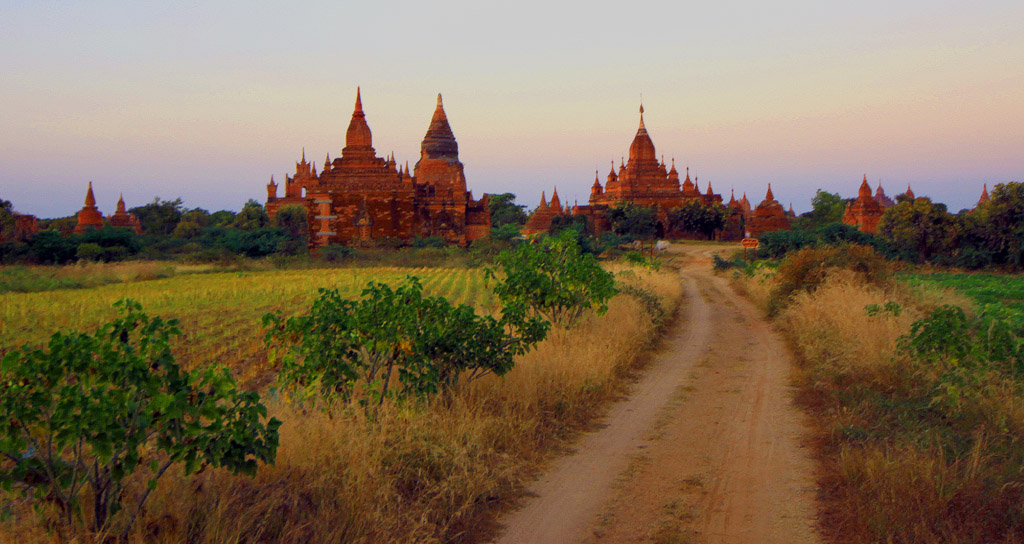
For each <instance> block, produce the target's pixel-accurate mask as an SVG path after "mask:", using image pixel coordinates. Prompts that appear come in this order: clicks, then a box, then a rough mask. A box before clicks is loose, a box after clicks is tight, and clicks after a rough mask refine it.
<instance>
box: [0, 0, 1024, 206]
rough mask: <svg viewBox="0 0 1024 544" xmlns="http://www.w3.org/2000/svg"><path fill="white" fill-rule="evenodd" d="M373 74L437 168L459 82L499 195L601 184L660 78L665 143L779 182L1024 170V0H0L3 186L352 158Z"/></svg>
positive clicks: (798, 199) (265, 174)
mask: <svg viewBox="0 0 1024 544" xmlns="http://www.w3.org/2000/svg"><path fill="white" fill-rule="evenodd" d="M357 85H361V86H362V90H363V105H364V109H365V111H366V115H367V121H368V122H369V125H370V128H371V129H372V131H373V137H374V146H375V147H376V149H377V151H378V154H380V155H382V156H383V155H385V154H389V153H390V152H391V151H394V153H395V156H396V158H397V159H398V160H399V161H400V162H404V161H406V160H408V161H409V162H410V164H412V163H415V161H416V159H417V158H418V155H419V143H420V140H421V139H422V138H423V134H424V132H425V131H426V129H427V125H428V124H429V120H430V116H431V113H432V112H433V108H434V101H435V96H436V93H438V92H441V93H443V94H444V102H445V109H446V111H447V113H448V118H449V121H450V122H451V126H452V129H453V131H454V132H455V136H456V138H457V139H458V141H459V151H460V158H461V160H462V162H463V163H464V164H465V165H466V177H467V180H468V183H469V186H470V188H471V189H472V190H473V192H474V194H475V195H477V196H479V195H480V194H481V193H484V192H489V193H496V192H507V191H508V192H514V193H516V194H517V195H518V197H519V200H520V202H521V203H524V204H528V205H529V206H531V207H532V206H534V205H536V203H537V201H538V200H539V197H540V192H541V190H546V191H548V194H549V195H550V190H551V187H553V186H556V185H557V187H558V192H559V195H560V196H561V197H562V199H563V202H564V201H569V202H572V201H573V200H574V199H579V201H580V202H581V203H582V202H583V201H585V200H586V199H587V197H588V195H589V189H590V185H591V183H592V182H593V179H594V170H595V169H598V170H600V172H601V178H602V181H603V179H604V176H605V175H606V174H607V172H608V168H609V166H610V165H609V161H611V160H615V162H616V163H618V160H619V157H621V156H622V155H625V154H627V153H628V150H629V144H630V142H631V140H632V138H633V135H634V133H635V131H636V127H637V121H638V119H637V107H638V105H639V100H640V95H641V93H643V101H644V108H645V111H646V114H645V116H644V119H645V122H646V125H647V128H648V130H649V132H650V134H651V137H652V139H653V140H654V144H655V146H656V148H657V151H658V153H659V154H664V156H665V159H666V160H668V159H670V158H671V157H675V159H676V163H677V165H678V166H679V167H680V170H682V167H684V166H686V165H689V166H690V168H691V172H693V174H695V175H697V176H699V177H700V180H701V185H702V188H703V187H706V185H705V182H706V181H711V183H712V185H713V187H714V189H715V191H716V192H719V193H722V194H724V195H725V197H726V199H728V192H729V189H730V188H735V189H736V191H737V197H739V196H740V194H741V193H742V192H744V191H745V192H747V193H748V196H749V197H750V198H751V200H752V201H754V202H755V203H756V202H758V201H760V200H761V198H763V196H764V192H765V188H766V186H767V183H769V182H771V184H772V189H773V191H774V193H775V195H776V198H777V199H778V200H780V201H781V202H783V204H786V205H788V204H789V203H790V202H792V204H793V205H794V207H795V208H796V210H797V212H802V211H806V210H807V209H809V206H810V199H811V197H812V196H813V195H814V191H815V190H816V189H817V188H824V189H826V190H829V191H832V192H839V193H841V194H842V195H843V196H845V197H849V196H855V195H856V191H857V187H858V186H859V182H860V179H861V177H862V175H864V174H865V173H866V174H867V176H868V179H869V180H870V181H871V182H872V184H873V185H874V184H875V183H877V182H878V181H879V180H881V181H882V183H883V186H884V187H885V189H886V191H887V193H889V194H890V195H894V194H895V193H897V192H901V191H903V190H905V189H906V185H907V183H910V184H911V185H912V186H913V188H914V191H915V192H916V193H917V194H918V195H928V196H931V197H933V198H935V199H936V200H938V201H941V202H945V203H947V204H948V205H949V208H950V209H951V211H954V212H955V211H957V210H959V209H961V208H964V207H971V206H973V204H974V202H976V200H977V197H978V195H979V194H980V192H981V186H982V183H988V184H989V186H990V187H991V186H992V185H993V184H995V183H999V182H1004V181H1011V180H1013V181H1024V2H1020V0H1013V1H1011V0H1006V1H993V2H977V1H976V2H948V1H941V0H930V1H916V0H915V1H899V2H894V1H893V0H886V1H873V0H866V1H861V2H846V3H836V2H825V1H821V0H818V1H813V2H774V3H768V2H750V1H744V2H738V1H717V2H653V1H643V0H640V1H634V2H629V3H627V2H605V1H589V2H578V3H565V2H557V1H551V0H549V1H545V2H539V1H532V0H519V1H515V2H487V1H466V2H462V1H454V0H450V1H445V2H424V1H418V2H405V1H391V2H358V3H356V2H323V3H301V4H300V3H297V2H259V3H257V2H203V3H199V4H194V5H186V3H184V2H113V1H93V2H77V3H72V2H52V1H41V0H31V1H21V0H0V198H4V199H7V200H11V201H13V202H14V205H15V209H16V210H18V211H21V212H24V213H32V214H36V215H38V216H40V217H54V216H64V215H71V214H74V213H75V212H77V210H78V209H79V208H80V207H81V205H82V200H83V198H84V195H85V188H86V184H87V182H89V181H92V182H93V186H94V188H95V192H96V197H97V200H98V204H99V206H100V209H101V210H103V211H104V212H105V213H110V212H112V211H113V209H114V204H115V202H116V201H117V196H118V193H122V192H123V193H124V197H125V200H126V202H127V203H128V205H129V207H131V206H136V205H141V204H144V203H146V202H148V201H150V200H152V199H153V197H154V196H160V197H162V198H174V197H179V196H180V197H182V198H183V199H184V200H185V204H186V205H187V206H189V207H195V206H198V207H203V208H207V209H210V210H217V209H222V208H227V209H238V208H240V207H241V205H242V203H244V202H245V200H246V199H248V198H255V199H257V200H260V201H263V200H265V198H266V190H265V188H264V186H265V184H266V182H267V180H268V179H269V178H270V176H271V174H273V175H274V176H275V178H276V179H278V180H281V179H282V178H283V177H284V174H285V173H286V172H289V173H290V172H293V171H294V163H295V161H296V160H298V158H299V156H300V154H301V151H302V149H303V147H305V149H306V153H307V157H308V158H309V159H311V160H315V161H316V163H317V166H318V167H319V166H320V165H321V164H322V162H323V158H324V155H325V154H327V153H330V154H331V156H332V157H335V156H337V155H338V154H339V153H340V151H341V148H342V147H343V146H344V138H345V129H346V128H347V126H348V121H349V117H350V115H351V112H352V105H353V101H354V97H355V89H356V86H357Z"/></svg>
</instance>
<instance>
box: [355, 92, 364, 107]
mask: <svg viewBox="0 0 1024 544" xmlns="http://www.w3.org/2000/svg"><path fill="white" fill-rule="evenodd" d="M355 113H363V96H362V90H361V89H360V88H359V87H356V110H355Z"/></svg>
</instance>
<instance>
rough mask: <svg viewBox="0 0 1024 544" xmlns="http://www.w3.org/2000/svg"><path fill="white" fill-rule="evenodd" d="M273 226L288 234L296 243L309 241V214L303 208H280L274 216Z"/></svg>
mask: <svg viewBox="0 0 1024 544" xmlns="http://www.w3.org/2000/svg"><path fill="white" fill-rule="evenodd" d="M273 224H274V226H275V227H280V228H283V229H285V231H287V232H288V235H289V236H291V237H292V238H293V239H295V240H296V241H300V242H303V243H305V242H308V241H309V212H308V211H307V210H306V207H305V206H299V205H297V204H289V205H287V206H281V208H280V209H279V210H277V213H276V214H275V215H274V221H273Z"/></svg>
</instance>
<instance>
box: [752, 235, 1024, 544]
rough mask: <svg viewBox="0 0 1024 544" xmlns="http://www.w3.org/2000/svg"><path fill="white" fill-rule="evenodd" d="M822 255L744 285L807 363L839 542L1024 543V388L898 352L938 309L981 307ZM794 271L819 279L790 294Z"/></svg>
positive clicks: (803, 387) (830, 518)
mask: <svg viewBox="0 0 1024 544" xmlns="http://www.w3.org/2000/svg"><path fill="white" fill-rule="evenodd" d="M816 251H820V250H816ZM821 257H822V255H812V254H803V255H798V256H797V257H796V258H794V260H793V261H790V262H784V263H783V265H782V266H781V267H780V268H779V270H778V271H777V272H776V273H774V274H771V275H769V274H762V275H761V276H760V277H755V278H750V279H746V278H739V277H738V278H737V281H738V282H739V283H740V286H741V287H742V288H744V289H745V290H747V292H748V293H749V294H750V296H751V298H752V299H754V300H755V301H758V302H759V303H760V304H761V305H762V307H763V308H765V309H766V310H771V311H773V312H774V313H776V320H777V322H778V323H779V324H780V325H781V326H782V328H783V329H784V330H785V331H786V333H787V334H788V336H789V338H790V339H791V341H792V344H793V346H794V348H795V351H796V353H797V355H798V361H799V369H798V371H797V375H796V384H797V387H798V399H799V401H800V403H801V404H802V405H803V406H804V407H805V408H806V409H807V410H808V411H810V412H811V414H812V416H813V417H812V419H813V421H814V422H815V426H816V434H817V446H818V452H819V457H820V461H821V463H820V467H821V473H820V475H819V485H820V489H821V497H822V508H823V511H822V517H821V527H822V529H823V531H824V532H825V533H826V535H827V537H828V538H829V540H831V541H833V542H885V543H922V544H928V543H940V542H941V543H968V542H972V543H973V542H1022V541H1024V508H1022V506H1024V475H1022V473H1021V466H1024V444H1022V443H1021V440H1020V436H1021V435H1022V432H1024V389H1022V387H1021V383H1020V381H1019V380H1017V379H1013V378H1011V377H1010V376H1008V375H1007V374H1006V373H1004V372H1000V371H996V370H993V369H987V368H984V367H977V368H974V367H972V368H971V369H970V370H969V371H968V372H959V371H956V372H954V371H952V370H951V369H953V370H956V369H958V368H962V367H960V366H957V361H951V360H949V359H948V358H941V359H936V358H932V359H921V358H918V357H915V356H912V355H910V354H909V353H907V352H906V351H905V350H900V349H898V343H899V342H898V341H899V339H900V337H901V336H904V335H906V334H907V333H908V332H909V331H910V330H911V325H912V324H913V323H914V322H915V321H917V320H918V319H921V318H924V317H926V316H928V315H929V314H930V313H931V311H932V310H933V309H934V308H935V307H936V306H937V305H938V304H940V303H941V304H957V305H961V306H966V307H967V309H968V310H970V308H971V306H972V305H973V302H972V301H971V300H970V299H969V298H967V297H965V296H964V295H963V294H959V293H957V292H955V291H949V290H943V289H941V287H938V286H934V285H933V286H932V287H930V288H929V289H926V290H920V289H915V288H912V287H910V286H909V285H908V284H906V283H904V282H901V281H898V280H896V279H894V277H893V276H891V275H888V274H886V273H885V271H884V270H883V269H882V268H880V267H879V268H864V267H862V266H858V265H857V263H853V264H851V263H849V262H847V263H843V264H842V265H836V266H832V267H829V266H827V265H825V264H823V263H825V262H827V259H822V258H821ZM812 260H813V261H815V262H816V263H817V264H818V265H820V266H817V267H816V266H808V264H809V263H810V261H812ZM854 260H856V259H854ZM794 263H796V267H797V268H798V267H804V268H805V269H811V270H813V271H814V275H813V279H814V281H813V282H808V283H805V284H801V285H800V287H799V288H796V289H791V288H792V287H793V286H794V282H793V277H794V266H793V265H794ZM795 275H796V276H799V274H795ZM787 291H788V293H787ZM783 293H786V294H785V295H783ZM868 308H874V309H875V310H874V311H868ZM879 310H880V311H879Z"/></svg>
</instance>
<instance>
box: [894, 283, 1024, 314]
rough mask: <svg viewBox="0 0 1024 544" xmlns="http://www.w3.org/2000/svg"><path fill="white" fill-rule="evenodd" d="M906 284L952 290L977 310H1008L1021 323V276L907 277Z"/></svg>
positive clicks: (1023, 301)
mask: <svg viewBox="0 0 1024 544" xmlns="http://www.w3.org/2000/svg"><path fill="white" fill-rule="evenodd" d="M904 279H905V281H906V282H907V283H909V284H911V285H917V286H929V285H934V286H937V287H945V288H949V289H955V290H957V291H960V292H961V293H963V294H965V295H967V296H968V297H970V298H971V299H973V300H974V302H975V304H977V305H978V309H979V310H981V309H984V308H986V307H991V306H997V307H1002V308H1005V309H1008V310H1010V311H1011V312H1012V313H1013V314H1014V315H1016V316H1017V318H1018V320H1020V321H1024V276H1019V275H1018V276H1003V275H995V274H949V273H939V274H907V275H905V276H904Z"/></svg>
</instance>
